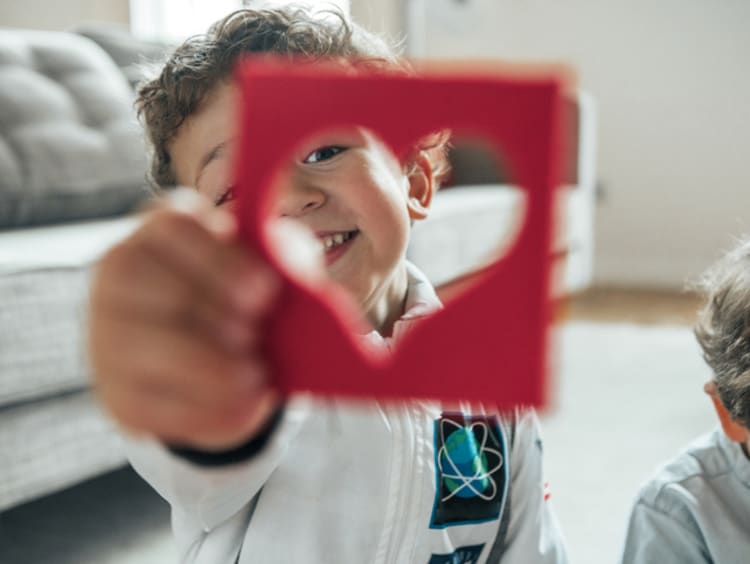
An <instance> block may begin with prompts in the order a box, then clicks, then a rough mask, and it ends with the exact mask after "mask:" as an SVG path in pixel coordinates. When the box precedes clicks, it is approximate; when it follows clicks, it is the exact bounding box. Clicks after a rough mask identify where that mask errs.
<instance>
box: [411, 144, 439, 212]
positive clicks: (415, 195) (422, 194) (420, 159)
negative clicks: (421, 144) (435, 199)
mask: <svg viewBox="0 0 750 564" xmlns="http://www.w3.org/2000/svg"><path fill="white" fill-rule="evenodd" d="M413 164H414V166H413V170H412V172H411V173H410V174H409V178H408V180H409V194H408V196H407V200H406V207H407V209H408V210H409V217H410V218H411V219H424V218H426V217H427V214H428V213H429V211H430V204H431V203H432V195H433V193H434V192H435V178H434V177H433V175H432V162H431V161H430V158H429V157H428V156H427V154H426V153H425V152H424V151H419V152H418V153H417V155H416V157H415V158H414V163H413Z"/></svg>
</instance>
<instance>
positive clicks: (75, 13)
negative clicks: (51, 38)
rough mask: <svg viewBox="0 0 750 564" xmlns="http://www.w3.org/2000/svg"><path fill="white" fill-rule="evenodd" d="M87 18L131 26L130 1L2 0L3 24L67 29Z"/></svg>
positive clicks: (1, 16) (0, 21) (0, 24)
mask: <svg viewBox="0 0 750 564" xmlns="http://www.w3.org/2000/svg"><path fill="white" fill-rule="evenodd" d="M84 21H102V22H115V23H120V24H125V25H127V23H128V0H62V1H57V0H0V27H18V28H27V29H50V30H65V29H68V28H70V27H73V26H75V25H78V24H80V23H82V22H84Z"/></svg>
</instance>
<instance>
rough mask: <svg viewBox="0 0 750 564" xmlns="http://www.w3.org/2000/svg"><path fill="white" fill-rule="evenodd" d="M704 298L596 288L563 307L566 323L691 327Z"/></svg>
mask: <svg viewBox="0 0 750 564" xmlns="http://www.w3.org/2000/svg"><path fill="white" fill-rule="evenodd" d="M701 306H702V300H701V298H700V297H699V296H698V295H696V294H691V293H687V292H677V291H674V292H670V291H665V290H651V289H632V288H602V287H595V288H591V289H589V290H586V291H584V292H582V293H580V294H577V295H575V296H573V297H570V298H567V300H566V301H565V302H563V303H562V304H561V305H560V310H559V312H558V314H559V315H560V316H562V318H564V319H573V320H587V321H612V322H614V321H621V322H630V323H641V324H679V325H692V324H693V323H694V322H695V317H696V313H697V312H698V310H699V309H700V308H701Z"/></svg>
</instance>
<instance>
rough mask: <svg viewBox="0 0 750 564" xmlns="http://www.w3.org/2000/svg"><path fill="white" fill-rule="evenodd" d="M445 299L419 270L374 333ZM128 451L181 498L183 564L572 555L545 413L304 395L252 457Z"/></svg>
mask: <svg viewBox="0 0 750 564" xmlns="http://www.w3.org/2000/svg"><path fill="white" fill-rule="evenodd" d="M439 307H440V303H439V301H438V299H437V296H436V295H435V293H434V290H433V289H432V286H431V285H430V284H429V282H427V280H426V279H425V278H424V275H422V274H421V273H420V272H419V271H418V270H417V269H416V268H414V267H413V266H411V265H409V288H408V293H407V300H406V308H405V310H406V313H405V314H404V316H403V317H402V318H401V319H400V320H399V321H398V322H397V323H396V325H395V327H394V331H393V337H392V338H385V339H384V338H383V337H381V336H380V335H379V334H378V333H376V332H373V333H371V334H369V335H368V336H367V338H368V339H370V340H372V341H373V342H378V343H379V344H381V345H382V346H384V347H388V348H390V345H391V343H392V342H393V341H398V340H399V338H400V337H401V336H402V335H403V334H404V332H405V331H407V330H408V329H409V327H410V326H412V325H413V324H414V323H415V322H417V321H418V320H419V319H420V318H422V317H424V316H426V315H428V314H429V313H431V312H433V311H435V310H436V309H437V308H439ZM128 450H129V453H128V454H129V456H130V460H131V462H132V464H133V466H134V468H135V469H136V470H137V471H138V472H139V473H140V474H141V475H142V476H143V477H144V478H145V479H146V480H147V481H148V482H149V483H151V484H152V485H153V487H154V488H155V489H156V490H157V491H158V492H159V493H160V494H161V495H162V496H163V497H164V498H165V499H167V501H169V503H170V505H171V506H172V528H173V531H174V534H175V537H176V541H177V545H178V550H179V554H180V558H181V562H185V563H201V564H233V563H235V562H237V563H239V564H246V563H251V562H252V563H256V562H261V563H266V562H268V563H284V564H286V563H290V562H295V563H297V562H299V563H307V562H313V563H314V562H326V563H360V562H362V563H402V562H403V563H412V562H413V563H420V564H421V563H424V564H428V563H429V564H460V563H467V564H480V563H481V564H484V563H494V562H503V563H509V562H514V563H523V564H534V563H550V564H552V563H555V564H557V563H562V562H567V556H566V549H565V544H564V541H563V537H562V534H561V531H560V529H559V526H558V524H557V521H556V519H555V516H554V514H553V512H552V509H551V506H550V502H549V501H548V499H547V498H548V494H546V493H545V487H544V479H543V477H542V442H541V438H540V435H539V428H538V423H537V419H536V415H535V414H534V412H533V411H518V410H517V411H516V412H514V413H511V414H508V415H502V416H500V415H497V414H496V413H492V412H485V411H484V410H483V409H481V408H479V409H477V408H474V409H473V410H469V409H468V406H463V405H462V406H461V409H460V410H459V409H455V410H447V409H446V410H444V409H443V408H442V407H441V405H440V404H439V403H436V402H426V401H401V402H389V403H387V404H386V403H380V402H377V401H364V402H346V401H338V400H331V399H321V398H313V397H309V396H305V395H299V396H295V397H293V398H291V399H290V400H289V401H288V403H287V405H286V407H285V408H284V410H283V413H282V414H281V416H280V417H279V418H278V421H277V422H276V424H275V426H274V429H273V431H272V432H270V434H268V437H267V441H266V442H265V444H264V445H263V448H262V449H260V450H258V452H256V453H255V454H253V455H252V456H250V457H249V458H247V459H244V460H238V461H235V462H233V463H231V464H223V465H220V466H208V465H203V464H196V463H195V461H191V460H189V459H186V457H185V456H182V455H179V454H176V453H175V451H174V450H170V449H168V448H165V447H164V446H163V445H162V444H160V443H158V442H156V441H151V440H135V439H134V440H131V441H128ZM188 458H189V457H188Z"/></svg>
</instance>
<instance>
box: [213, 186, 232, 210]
mask: <svg viewBox="0 0 750 564" xmlns="http://www.w3.org/2000/svg"><path fill="white" fill-rule="evenodd" d="M236 197H237V189H236V188H235V187H234V186H230V187H229V188H227V189H226V190H225V191H224V193H223V194H222V195H221V196H219V197H218V198H217V199H216V200H215V201H214V205H215V206H217V207H218V206H221V205H223V204H226V203H227V202H231V201H232V200H234V199H235V198H236Z"/></svg>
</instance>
